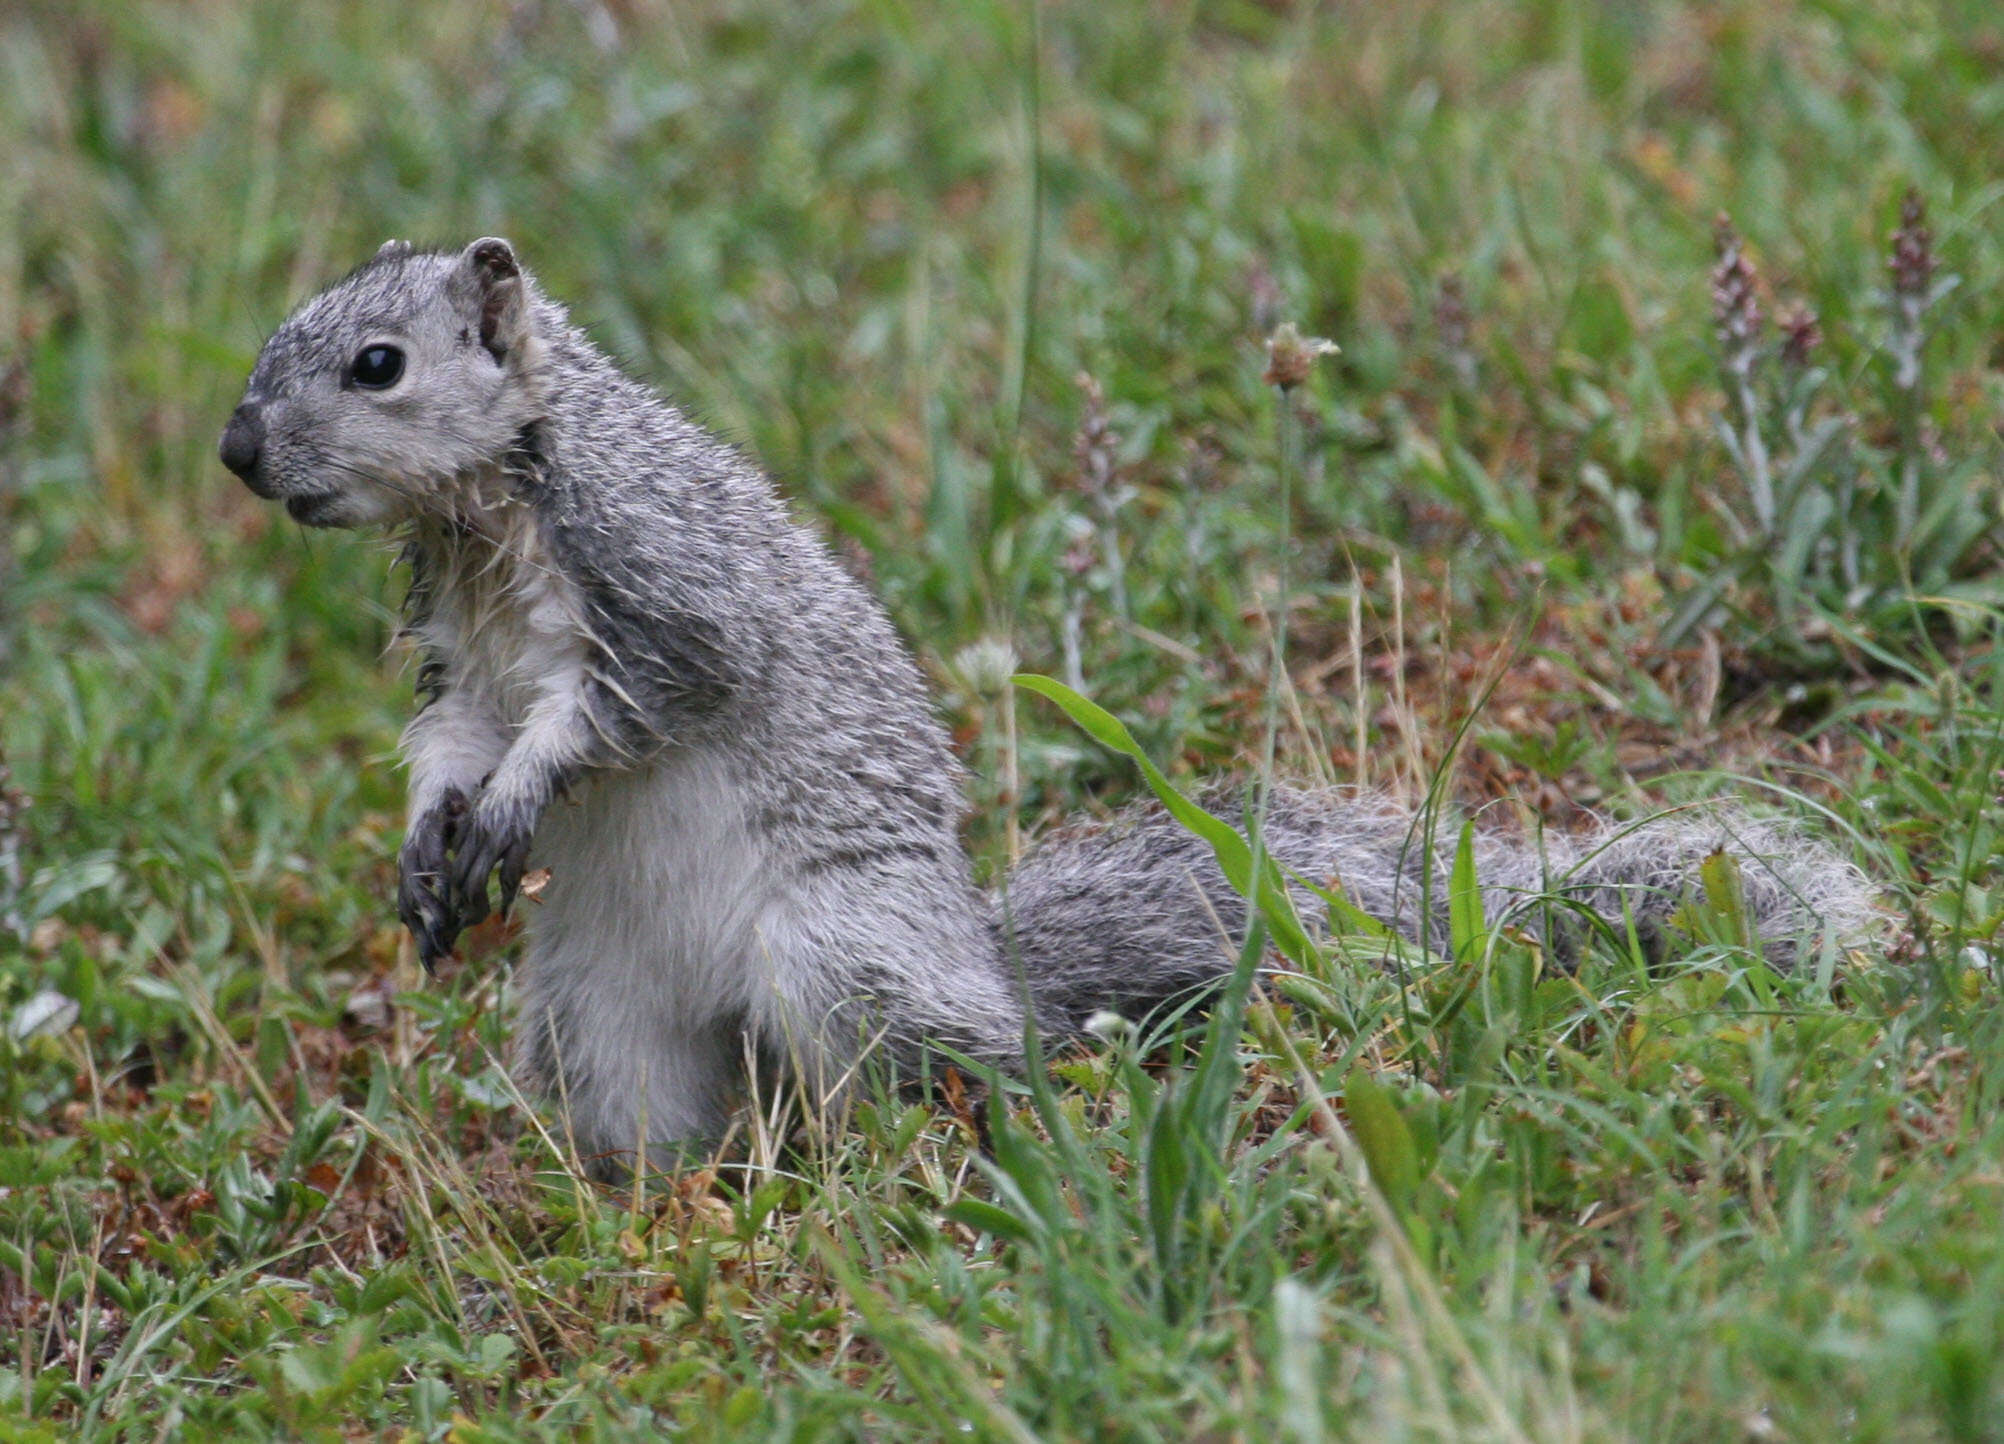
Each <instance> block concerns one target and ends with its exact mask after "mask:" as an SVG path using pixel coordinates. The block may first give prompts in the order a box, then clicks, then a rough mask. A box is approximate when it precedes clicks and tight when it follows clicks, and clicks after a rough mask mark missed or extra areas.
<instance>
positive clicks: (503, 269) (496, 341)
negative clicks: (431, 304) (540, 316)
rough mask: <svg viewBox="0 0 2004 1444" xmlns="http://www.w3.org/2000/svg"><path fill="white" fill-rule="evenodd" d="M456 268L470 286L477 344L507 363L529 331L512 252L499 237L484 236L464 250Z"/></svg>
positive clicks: (525, 302)
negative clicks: (476, 318) (476, 312)
mask: <svg viewBox="0 0 2004 1444" xmlns="http://www.w3.org/2000/svg"><path fill="white" fill-rule="evenodd" d="M459 264H460V269H461V270H462V271H463V272H465V274H466V275H467V277H468V278H469V279H470V280H471V282H472V292H473V295H474V297H475V304H476V306H477V308H478V310H479V315H480V344H481V345H482V346H485V347H486V348H487V349H488V351H489V352H490V353H492V355H493V357H494V359H495V360H496V361H503V360H506V359H507V356H508V353H509V351H511V350H513V349H514V347H515V346H516V344H517V343H518V342H520V341H521V340H522V338H523V336H524V334H525V333H526V332H527V331H528V329H529V298H528V295H527V292H526V289H525V288H524V286H523V284H522V267H521V265H520V263H519V262H517V261H516V259H515V248H514V247H513V246H511V245H509V244H508V243H507V242H506V241H504V240H502V239H501V238H500V237H499V236H485V237H482V238H481V239H480V240H477V241H475V242H474V243H473V244H472V245H470V246H468V247H467V248H466V250H465V253H464V254H462V255H461V256H460V258H459Z"/></svg>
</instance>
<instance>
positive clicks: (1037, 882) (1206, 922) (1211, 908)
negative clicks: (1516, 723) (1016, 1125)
mask: <svg viewBox="0 0 2004 1444" xmlns="http://www.w3.org/2000/svg"><path fill="white" fill-rule="evenodd" d="M1209 805H1210V807H1211V810H1212V811H1213V812H1216V813H1217V814H1218V815H1220V816H1222V817H1225V818H1227V819H1228V820H1236V819H1237V818H1238V816H1239V815H1240V814H1239V805H1238V802H1237V800H1236V799H1234V798H1232V797H1229V796H1227V797H1223V798H1213V799H1209ZM1459 835H1460V829H1459V826H1458V824H1456V823H1454V822H1451V821H1449V820H1446V819H1441V820H1440V821H1438V822H1437V824H1436V826H1435V827H1434V829H1433V843H1434V845H1433V847H1432V849H1431V850H1429V848H1428V846H1427V842H1426V836H1425V831H1424V829H1423V828H1422V827H1421V826H1420V825H1419V824H1418V823H1417V822H1416V820H1415V815H1414V814H1413V812H1412V811H1411V810H1409V809H1406V808H1403V807H1401V806H1399V805H1398V804H1396V803H1394V802H1392V801H1390V800H1389V799H1386V798H1383V797H1378V796H1375V795H1372V794H1368V793H1357V792H1349V791H1341V790H1318V791H1309V790H1297V789H1276V790H1275V792H1274V795H1273V798H1272V801H1271V804H1270V807H1269V811H1268V817H1267V824H1266V845H1267V848H1268V850H1269V851H1270V852H1271V853H1272V854H1273V856H1274V857H1275V859H1276V860H1278V861H1279V862H1280V864H1281V865H1282V866H1283V867H1284V868H1286V869H1287V870H1288V871H1289V872H1291V873H1294V874H1298V875H1299V876H1301V877H1305V878H1307V879H1309V880H1311V881H1313V882H1316V883H1318V884H1323V885H1325V886H1327V885H1333V886H1334V888H1336V889H1337V890H1340V891H1341V892H1342V894H1343V895H1344V896H1345V897H1347V898H1348V899H1349V900H1350V901H1351V902H1352V903H1354V904H1356V906H1357V907H1359V908H1361V909H1362V910H1363V911H1364V912H1366V913H1369V914H1370V915H1371V916H1373V917H1375V918H1378V919H1380V920H1382V921H1383V922H1386V923H1388V924H1390V925H1391V926H1393V927H1395V928H1396V929H1397V930H1398V931H1400V932H1401V933H1403V934H1405V935H1406V936H1407V937H1408V938H1412V939H1419V938H1421V937H1424V938H1425V939H1426V940H1427V941H1428V942H1429V943H1431V944H1434V945H1436V946H1440V945H1444V943H1445V940H1446V933H1447V906H1448V872H1449V868H1450V866H1451V864H1452V860H1453V855H1454V849H1455V846H1456V843H1457V841H1458V839H1459ZM1475 838H1476V840H1475V865H1476V875H1477V877H1478V878H1479V879H1480V881H1481V883H1482V888H1483V902H1484V909H1485V913H1486V915H1487V917H1488V918H1489V920H1490V921H1491V922H1492V923H1493V922H1496V921H1498V920H1501V919H1504V918H1505V917H1506V916H1507V917H1508V918H1509V919H1510V920H1512V921H1514V922H1515V923H1516V924H1517V925H1519V926H1522V927H1524V928H1525V929H1527V930H1528V931H1531V932H1534V933H1538V934H1540V935H1549V936H1548V942H1549V944H1550V945H1551V946H1553V948H1554V950H1555V951H1557V952H1558V953H1559V954H1560V955H1561V957H1562V958H1563V957H1566V956H1567V955H1568V954H1569V953H1570V951H1571V950H1572V949H1573V948H1574V947H1576V945H1577V939H1578V937H1579V936H1580V935H1581V933H1582V932H1583V930H1584V928H1583V921H1584V920H1583V919H1582V918H1581V917H1580V909H1581V908H1582V907H1584V908H1586V909H1589V910H1591V911H1592V912H1593V913H1595V914H1597V915H1598V916H1600V917H1601V918H1603V919H1605V920H1606V921H1607V922H1608V923H1610V924H1611V925H1612V926H1613V927H1614V928H1615V929H1617V930H1625V929H1626V927H1627V924H1628V920H1629V919H1633V921H1634V924H1635V927H1636V930H1637V934H1638V936H1639V937H1640V938H1641V939H1642V941H1643V943H1644V945H1645V946H1646V947H1648V948H1651V949H1661V948H1662V947H1663V946H1664V945H1665V944H1666V943H1667V942H1668V941H1669V939H1670V937H1671V936H1672V935H1673V929H1672V928H1671V927H1670V924H1671V920H1672V918H1673V916H1674V915H1675V914H1676V913H1677V911H1678V910H1679V909H1680V908H1682V907H1683V906H1684V905H1685V904H1686V903H1687V902H1688V901H1689V900H1690V899H1691V898H1692V897H1693V896H1694V895H1696V894H1697V893H1699V891H1700V889H1701V884H1700V868H1701V867H1702V865H1703V864H1704V862H1705V859H1706V858H1708V857H1709V856H1711V855H1712V854H1714V853H1716V852H1721V851H1723V852H1725V853H1727V854H1729V855H1730V856H1731V857H1732V858H1733V859H1734V860H1735V862H1736V863H1737V868H1736V869H1735V871H1736V872H1737V875H1738V883H1739V895H1740V898H1741V901H1742V905H1743V911H1744V916H1745V918H1746V921H1747V923H1748V925H1749V929H1750V931H1751V933H1752V935H1753V936H1754V937H1755V938H1756V939H1757V940H1758V941H1759V944H1760V946H1761V948H1762V950H1763V951H1764V952H1765V954H1766V955H1767V957H1768V959H1769V961H1770V962H1772V963H1773V964H1774V965H1775V966H1777V967H1780V968H1788V967H1791V966H1793V965H1794V963H1795V961H1796V960H1797V958H1798V957H1799V956H1804V955H1809V956H1813V955H1814V953H1815V950H1816V949H1818V948H1819V947H1820V946H1821V945H1822V940H1823V938H1824V937H1825V936H1826V935H1829V936H1834V937H1835V938H1836V940H1837V941H1838V942H1839V943H1840V944H1841V943H1845V942H1850V941H1853V940H1856V939H1857V938H1859V937H1861V936H1862V935H1863V934H1864V933H1865V932H1866V931H1867V930H1868V929H1869V927H1870V924H1871V920H1872V918H1873V917H1874V915H1875V908H1874V903H1873V898H1872V890H1871V888H1870V886H1869V885H1868V884H1867V882H1866V880H1865V877H1864V875H1863V874H1862V873H1860V872H1859V871H1858V869H1857V868H1855V867H1853V866H1852V865H1851V864H1850V863H1849V862H1847V861H1845V860H1844V859H1843V858H1841V857H1839V856H1838V855H1837V854H1836V853H1834V852H1833V851H1831V850H1830V849H1829V848H1828V847H1827V846H1824V845H1822V844H1820V843H1817V842H1814V841H1811V840H1809V839H1808V838H1807V837H1805V836H1804V835H1803V833H1802V832H1801V831H1800V830H1799V829H1797V828H1794V827H1792V826H1790V825H1788V824H1786V823H1780V822H1771V821H1762V820H1758V819H1754V818H1750V817H1748V816H1746V815H1745V814H1743V813H1740V812H1737V811H1733V810H1730V809H1726V808H1701V809H1693V810H1691V811H1687V812H1681V813H1675V814H1668V815H1665V816H1661V817H1657V818H1654V819H1651V820H1649V821H1646V822H1642V823H1639V824H1638V823H1631V824H1606V825H1603V826H1602V827H1600V828H1597V829H1595V830H1593V831H1590V832H1587V833H1584V834H1571V835H1556V834H1551V835H1547V836H1545V837H1544V838H1543V839H1541V840H1540V841H1539V842H1536V843H1531V842H1525V841H1518V840H1514V839H1510V838H1506V837H1503V836H1500V835H1499V834H1497V833H1494V832H1483V831H1481V830H1479V829H1478V831H1477V833H1476V834H1475ZM1296 903H1297V906H1298V907H1299V908H1300V910H1301V912H1302V916H1303V918H1304V920H1308V919H1312V918H1316V917H1320V916H1323V915H1324V913H1325V909H1324V907H1323V905H1322V904H1321V903H1320V902H1319V901H1318V900H1316V899H1314V898H1313V896H1312V895H1311V894H1309V893H1307V892H1306V891H1305V890H1297V896H1296ZM997 911H998V920H997V926H998V928H999V929H1000V930H1001V932H1002V935H1003V939H1004V944H1005V947H1006V948H1007V949H1008V951H1009V953H1010V956H1011V957H1012V959H1014V960H1015V961H1017V962H1019V963H1020V966H1021V967H1022V968H1023V970H1024V973H1025V976H1026V977H1027V979H1028V982H1029V987H1030V995H1031V999H1032V1001H1033V1003H1034V1005H1035V1007H1036V1012H1037V1018H1038V1024H1039V1026H1040V1027H1041V1028H1043V1029H1045V1030H1046V1031H1047V1032H1049V1033H1052V1034H1060V1035H1063V1034H1070V1033H1074V1032H1076V1031H1078V1030H1079V1029H1080V1028H1081V1027H1083V1026H1084V1023H1085V1021H1086V1019H1087V1018H1089V1017H1091V1016H1092V1015H1093V1014H1094V1013H1095V1012H1098V1011H1100V1010H1101V1009H1111V1010H1113V1011H1115V1012H1119V1013H1122V1014H1125V1015H1127V1016H1129V1017H1140V1016H1142V1015H1144V1014H1146V1013H1148V1012H1149V1011H1151V1010H1153V1009H1155V1008H1157V1007H1159V1006H1160V1005H1162V1004H1163V1003H1166V1002H1169V1001H1171V1000H1174V999H1177V998H1180V997H1184V996H1188V995H1189V994H1190V993H1191V992H1192V991H1193V990H1196V989H1200V988H1202V987H1203V986H1205V985H1206V984H1210V983H1214V982H1216V981H1217V980H1218V978H1219V977H1220V976H1222V975H1223V974H1224V973H1226V972H1228V971H1229V970H1230V968H1231V966H1232V962H1233V960H1234V958H1235V956H1236V954H1237V944H1238V941H1239V939H1241V938H1242V937H1243V936H1244V932H1245V923H1246V908H1245V902H1244V900H1243V899H1242V898H1240V897H1239V895H1238V894H1237V893H1236V892H1234V891H1233V890H1232V889H1231V887H1230V886H1229V885H1228V884H1227V883H1226V882H1225V880H1224V877H1223V875H1222V873H1220V871H1219V869H1218V864H1217V862H1216V860H1215V859H1214V857H1213V856H1212V853H1211V850H1210V848H1209V846H1208V845H1207V844H1205V843H1204V842H1203V841H1202V840H1201V839H1199V838H1197V837H1195V836H1194V835H1192V834H1191V833H1190V832H1188V831H1187V830H1185V829H1184V828H1182V827H1181V826H1179V825H1178V824H1177V823H1176V822H1175V821H1174V820H1173V819H1171V818H1170V817H1169V816H1168V815H1167V814H1166V813H1164V812H1162V811H1161V810H1160V809H1159V808H1153V807H1151V808H1146V809H1140V810H1136V811H1134V812H1131V813H1128V814H1126V815H1124V816H1123V817H1121V818H1118V819H1116V820H1114V821H1113V822H1111V823H1108V824H1107V825H1105V826H1103V827H1098V828H1093V829H1089V830H1079V831H1073V832H1067V833H1063V834H1060V835H1058V836H1057V837H1054V838H1052V839H1050V840H1048V841H1047V842H1045V843H1044V844H1043V845H1042V846H1040V847H1039V848H1038V849H1037V850H1036V851H1034V852H1033V853H1032V854H1031V855H1030V856H1029V857H1027V858H1025V859H1024V861H1023V863H1022V865H1021V866H1020V867H1018V868H1017V869H1016V871H1015V872H1014V873H1013V874H1012V875H1011V876H1010V878H1009V882H1008V886H1007V888H1006V889H1005V890H1004V891H1003V893H1002V895H1001V896H999V897H998V899H997Z"/></svg>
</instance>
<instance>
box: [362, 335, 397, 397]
mask: <svg viewBox="0 0 2004 1444" xmlns="http://www.w3.org/2000/svg"><path fill="white" fill-rule="evenodd" d="M349 371H350V374H352V375H353V376H354V378H355V384H356V385H357V386H366V387H368V388H369V390H371V391H381V390H382V389H383V388H384V387H385V386H394V385H396V384H397V378H398V377H399V376H401V375H403V374H404V353H403V352H401V351H399V350H398V349H397V348H396V347H394V346H364V347H363V348H362V350H361V352H360V353H359V354H358V355H357V356H356V357H355V364H354V365H353V366H352V367H350V368H349Z"/></svg>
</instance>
